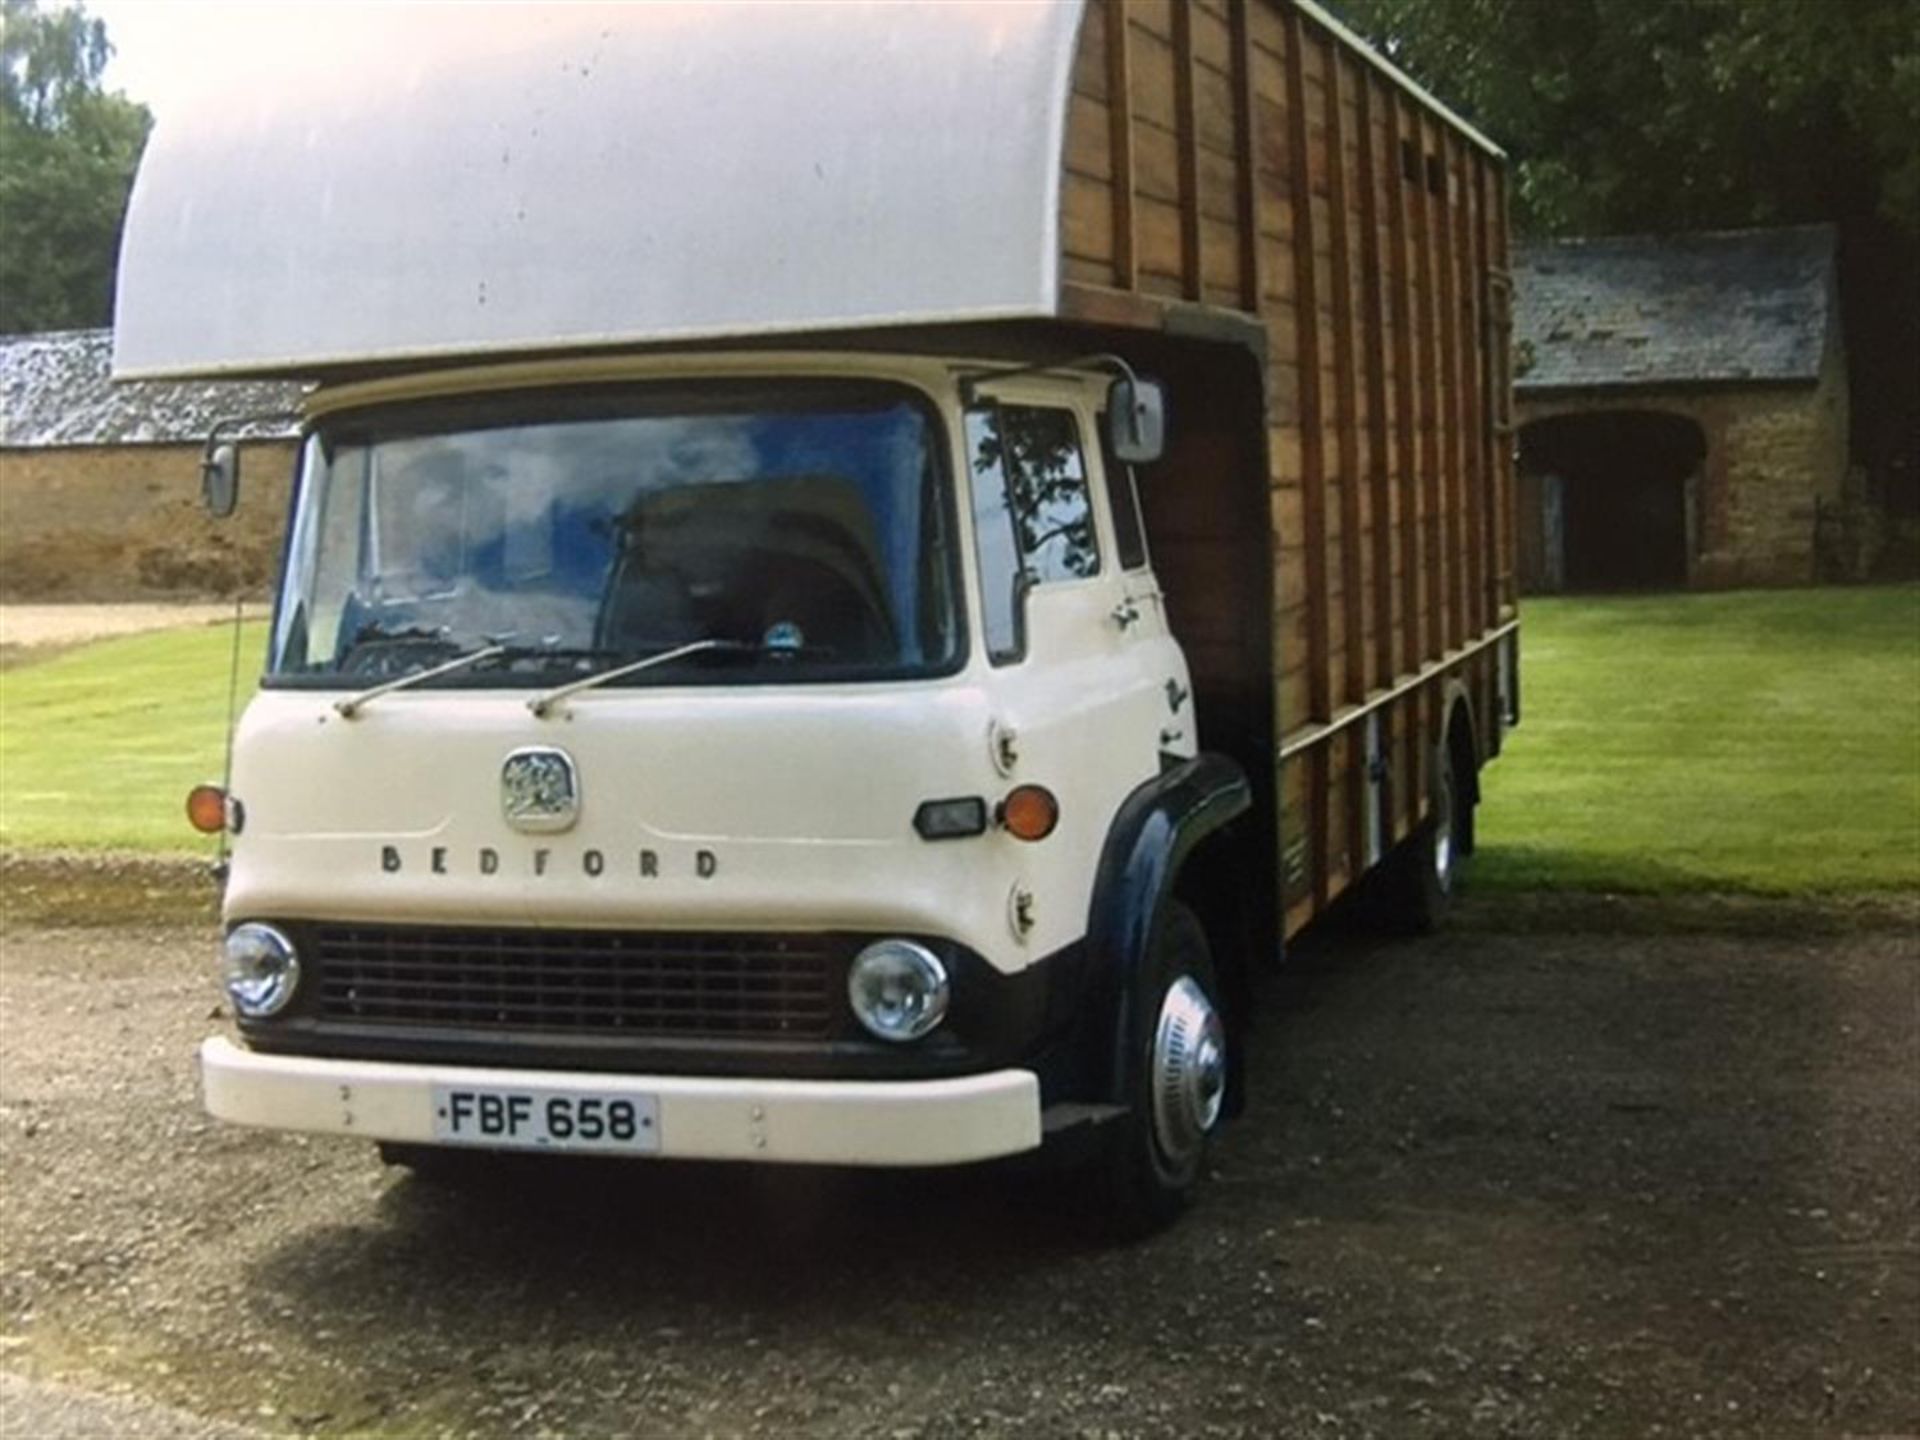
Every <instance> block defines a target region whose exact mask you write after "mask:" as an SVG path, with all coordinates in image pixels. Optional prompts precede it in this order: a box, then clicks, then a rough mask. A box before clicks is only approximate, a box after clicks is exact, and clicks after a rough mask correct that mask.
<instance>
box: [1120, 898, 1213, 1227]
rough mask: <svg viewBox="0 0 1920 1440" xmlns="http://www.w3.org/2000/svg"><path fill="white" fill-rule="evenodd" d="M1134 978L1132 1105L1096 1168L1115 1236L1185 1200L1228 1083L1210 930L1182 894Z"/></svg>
mask: <svg viewBox="0 0 1920 1440" xmlns="http://www.w3.org/2000/svg"><path fill="white" fill-rule="evenodd" d="M1136 985H1137V989H1136V992H1135V994H1134V996H1133V1000H1134V1004H1133V1006H1132V1007H1131V1008H1132V1012H1133V1027H1132V1034H1131V1036H1130V1037H1129V1045H1130V1047H1131V1050H1132V1062H1133V1063H1132V1066H1131V1071H1132V1073H1131V1075H1130V1076H1129V1081H1128V1095H1127V1102H1128V1104H1127V1115H1126V1118H1125V1119H1124V1120H1121V1121H1117V1122H1115V1124H1114V1126H1113V1129H1112V1131H1111V1133H1110V1134H1109V1136H1108V1137H1107V1143H1106V1146H1105V1148H1104V1150H1103V1151H1102V1153H1100V1154H1099V1156H1098V1157H1097V1158H1096V1160H1095V1161H1094V1167H1095V1173H1094V1174H1093V1175H1092V1176H1091V1177H1090V1178H1091V1179H1092V1181H1093V1182H1094V1186H1095V1190H1096V1195H1095V1199H1096V1202H1097V1208H1098V1211H1099V1216H1100V1219H1101V1221H1102V1222H1103V1223H1104V1225H1105V1226H1106V1228H1107V1230H1108V1232H1109V1233H1110V1234H1111V1235H1112V1236H1113V1238H1116V1239H1130V1238H1134V1237H1137V1236H1142V1235H1147V1234H1151V1233H1152V1232H1153V1231H1155V1230H1158V1229H1160V1228H1161V1227H1163V1226H1164V1225H1166V1224H1167V1223H1168V1222H1169V1221H1171V1220H1172V1219H1173V1218H1174V1217H1175V1216H1177V1215H1179V1214H1180V1212H1181V1211H1182V1210H1184V1209H1185V1208H1186V1206H1187V1202H1188V1200H1189V1198H1190V1197H1191V1195H1192V1191H1193V1187H1194V1184H1195V1182H1196V1181H1197V1180H1198V1179H1199V1177H1200V1173H1201V1168H1202V1164H1203V1162H1204V1160H1205V1156H1206V1145H1207V1138H1208V1136H1209V1135H1210V1134H1211V1133H1212V1131H1213V1130H1214V1128H1215V1126H1216V1125H1217V1124H1218V1123H1219V1120H1220V1115H1221V1112H1222V1110H1223V1109H1224V1105H1225V1100H1226V1091H1227V1059H1228V1057H1227V1040H1226V1036H1227V1031H1226V1026H1225V1023H1224V1020H1223V1017H1222V1015H1221V1011H1220V989H1219V984H1218V982H1217V981H1216V979H1215V977H1214V972H1213V959H1212V956H1211V955H1210V954H1209V953H1208V949H1207V937H1206V932H1205V931H1204V930H1202V929H1201V928H1200V922H1199V920H1198V919H1196V918H1195V916H1194V914H1193V912H1192V911H1191V910H1189V909H1187V907H1186V906H1184V905H1182V904H1180V903H1179V902H1178V901H1176V900H1169V901H1167V902H1166V904H1165V907H1164V909H1163V912H1162V914H1161V917H1160V923H1159V928H1158V931H1157V933H1156V935H1155V938H1154V941H1153V948H1152V951H1151V953H1150V954H1149V955H1148V957H1147V961H1146V964H1145V966H1144V967H1143V969H1142V971H1141V974H1140V975H1139V977H1138V978H1137V981H1136Z"/></svg>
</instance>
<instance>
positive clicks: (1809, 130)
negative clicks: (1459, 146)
mask: <svg viewBox="0 0 1920 1440" xmlns="http://www.w3.org/2000/svg"><path fill="white" fill-rule="evenodd" d="M1345 5H1346V8H1347V9H1349V10H1350V11H1351V12H1352V13H1353V16H1354V18H1355V20H1356V21H1357V23H1358V26H1359V28H1361V29H1362V30H1363V31H1365V32H1366V33H1367V34H1369V35H1370V36H1371V37H1372V38H1373V39H1374V41H1375V43H1376V44H1378V45H1380V46H1381V47H1382V48H1383V49H1385V50H1386V51H1387V53H1389V54H1390V55H1392V56H1393V57H1394V59H1395V60H1396V61H1397V62H1398V63H1400V64H1401V65H1403V66H1404V67H1406V68H1407V69H1408V70H1409V71H1411V72H1412V73H1413V74H1414V75H1415V76H1416V78H1418V79H1420V80H1421V81H1422V82H1423V83H1425V84H1426V85H1427V86H1428V87H1429V88H1431V89H1432V90H1434V91H1435V93H1437V94H1440V95H1443V96H1446V97H1447V98H1448V99H1449V100H1451V101H1452V102H1454V103H1455V104H1457V105H1459V106H1461V107H1462V108H1463V109H1464V110H1466V111H1467V112H1468V113H1469V114H1472V115H1473V116H1474V117H1475V118H1476V119H1477V120H1478V121H1479V122H1480V124H1481V125H1482V127H1483V128H1485V129H1486V130H1487V131H1488V132H1489V133H1490V134H1492V135H1493V136H1494V137H1495V138H1496V139H1498V140H1499V141H1500V142H1501V143H1502V144H1503V145H1505V146H1507V147H1508V149H1509V150H1510V151H1511V152H1512V154H1513V156H1514V158H1515V160H1516V162H1517V163H1516V169H1515V181H1516V184H1515V192H1516V193H1515V200H1516V204H1515V221H1516V223H1517V224H1518V226H1519V227H1520V228H1521V229H1522V231H1524V232H1533V233H1544V234H1557V233H1568V232H1571V233H1581V232H1588V233H1591V232H1595V231H1600V230H1616V231H1617V230H1646V231H1662V230H1697V229H1709V228H1715V227H1729V226H1740V225H1767V224H1790V223H1794V222H1799V221H1809V220H1828V221H1843V222H1844V221H1850V220H1851V221H1859V220H1867V219H1878V220H1880V221H1882V222H1884V223H1886V224H1888V225H1890V226H1891V227H1892V228H1895V229H1897V230H1898V231H1900V232H1901V233H1903V234H1905V235H1907V236H1908V237H1913V236H1915V235H1917V234H1920V146H1916V145H1915V143H1914V136H1915V135H1916V134H1920V26H1916V25H1915V23H1914V11H1913V7H1912V4H1911V0H1345Z"/></svg>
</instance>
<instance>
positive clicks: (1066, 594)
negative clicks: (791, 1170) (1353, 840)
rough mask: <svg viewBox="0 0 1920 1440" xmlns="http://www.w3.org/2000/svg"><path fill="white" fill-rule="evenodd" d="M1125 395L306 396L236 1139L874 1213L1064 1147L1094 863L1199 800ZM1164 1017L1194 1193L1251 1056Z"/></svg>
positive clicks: (926, 384)
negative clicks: (926, 1178)
mask: <svg viewBox="0 0 1920 1440" xmlns="http://www.w3.org/2000/svg"><path fill="white" fill-rule="evenodd" d="M1003 377H1004V378H1003ZM1144 388H1145V387H1143V386H1136V385H1135V384H1134V383H1133V382H1130V381H1128V380H1126V379H1125V378H1122V379H1120V380H1118V381H1116V377H1115V376H1114V375H1113V374H1112V373H1111V371H1110V370H1107V369H1104V368H1088V367H1080V368H1076V367H1073V366H1064V367H1044V368H1031V369H1028V368H1014V367H1009V366H1007V365H1005V364H1004V363H1002V364H993V363H984V364H983V363H981V362H978V361H968V360H965V359H948V358H929V357H921V356H901V355H888V354H877V355H874V354H869V355H859V354H834V353H811V352H809V353H791V354H782V353H770V354H754V355H751V356H739V355H732V356H729V355H724V354H720V355H698V354H690V355H676V356H674V357H672V358H671V359H657V358H654V359H640V360H632V361H609V360H594V361H587V362H581V361H559V362H554V363H548V364H532V365H510V366H495V367H480V368H471V369H466V370H453V371H447V372H426V373H421V374H413V375H408V376H407V377H405V378H403V379H398V380H382V381H374V382H371V383H363V384H348V385H342V386H338V387H328V388H324V389H321V390H319V391H317V392H316V393H315V394H314V395H313V396H312V397H311V399H310V400H309V402H308V405H307V415H306V424H305V427H304V438H303V441H302V445H301V452H300V453H301V458H300V473H299V477H298V483H297V485H296V487H295V490H296V496H297V498H296V500H295V502H294V510H293V515H292V520H291V524H290V528H289V538H288V543H287V551H286V559H285V564H284V566H283V573H282V579H281V588H280V593H279V595H278V598H277V604H276V606H275V611H274V619H273V625H272V635H271V641H270V645H269V654H268V661H267V673H266V676H265V678H264V681H263V688H262V691H261V693H260V694H259V696H258V697H257V698H256V699H255V700H254V701H253V702H252V704H250V705H249V706H248V708H247V710H246V713H245V717H244V719H243V721H242V723H241V725H240V727H239V731H238V734H237V736H236V741H235V746H234V766H233V774H232V777H231V782H230V795H229V806H228V813H229V822H228V823H229V827H230V829H231V831H232V832H233V833H232V840H231V843H232V852H231V858H230V870H229V874H228V877H227V889H226V899H225V913H226V917H227V921H228V925H229V938H228V942H227V947H228V959H227V967H228V968H227V974H228V988H229V993H230V996H231V999H232V1002H233V1007H234V1011H235V1019H236V1021H237V1023H238V1027H239V1031H240V1038H241V1041H242V1043H241V1044H235V1043H233V1042H232V1041H229V1040H227V1039H225V1038H215V1039H213V1040H210V1041H209V1042H208V1043H207V1045H206V1047H205V1049H204V1051H203V1055H202V1063H203V1071H204V1076H205V1082H206V1091H207V1100H208V1104H209V1107H210V1108H211V1109H212V1110H213V1112H214V1113H215V1114H216V1115H219V1116H222V1117H223V1118H227V1119H231V1120H238V1121H242V1122H248V1123H256V1124H266V1125H282V1126H284V1125H292V1126H295V1127H298V1128H303V1129H311V1130H325V1131H336V1132H340V1133H347V1134H355V1135H362V1136H369V1137H372V1138H375V1139H379V1140H383V1141H387V1142H392V1143H393V1144H394V1145H395V1146H400V1145H435V1144H438V1145H474V1146H484V1147H490V1148H511V1147H527V1148H551V1149H587V1150H592V1151H605V1152H612V1153H640V1154H648V1155H660V1156H669V1157H672V1156H682V1157H700V1158H724V1159H756V1160H769V1161H811V1162H834V1163H854V1164H860V1163H865V1164H887V1165H898V1164H944V1163H956V1162H962V1161H972V1160H980V1159H985V1158H989V1157H993V1156H1000V1155H1008V1154H1014V1153H1017V1152H1020V1151H1025V1150H1030V1149H1033V1148H1034V1147H1036V1146H1038V1145H1039V1144H1040V1142H1041V1139H1042V1137H1043V1134H1044V1133H1045V1130H1046V1128H1047V1126H1048V1124H1049V1123H1050V1119H1051V1121H1052V1123H1056V1124H1058V1123H1065V1122H1068V1121H1071V1122H1076V1123H1078V1122H1083V1121H1085V1120H1086V1118H1087V1116H1088V1113H1089V1111H1088V1105H1089V1103H1090V1100H1091V1099H1092V1097H1093V1096H1094V1091H1093V1090H1090V1089H1089V1088H1088V1082H1087V1081H1086V1080H1085V1079H1084V1078H1083V1077H1080V1076H1078V1075H1076V1073H1075V1072H1076V1071H1083V1070H1085V1069H1086V1068H1087V1066H1088V1065H1089V1064H1090V1063H1093V1062H1094V1061H1099V1062H1101V1063H1104V1061H1105V1059H1106V1057H1105V1055H1104V1053H1103V1052H1102V1047H1101V1046H1100V1045H1097V1044H1096V1045H1095V1046H1094V1047H1093V1053H1092V1054H1091V1055H1089V1054H1087V1053H1082V1052H1085V1051H1086V1050H1087V1048H1088V1047H1087V1046H1086V1044H1085V1043H1084V1038H1082V1039H1079V1040H1076V1039H1075V1038H1074V1036H1073V1034H1072V1033H1071V1032H1074V1031H1075V1030H1077V1029H1078V1028H1079V1027H1077V1026H1076V1025H1075V1024H1074V1023H1073V1022H1074V1016H1075V1012H1076V1011H1077V1009H1078V1000H1079V993H1078V992H1079V991H1080V990H1081V988H1082V987H1083V986H1084V985H1085V984H1086V980H1087V975H1086V971H1087V966H1086V961H1085V954H1084V945H1085V940H1086V934H1087V922H1088V916H1089V914H1090V912H1091V909H1092V906H1093V903H1094V888H1095V884H1096V879H1097V875H1098V870H1099V866H1098V864H1097V861H1098V859H1099V857H1100V856H1101V854H1102V851H1103V848H1104V847H1105V844H1106V842H1107V839H1108V834H1109V831H1110V830H1111V828H1112V825H1113V820H1114V816H1115V815H1116V813H1118V812H1119V811H1120V809H1121V808H1122V806H1123V805H1124V804H1125V802H1126V801H1127V799H1128V797H1129V795H1131V794H1132V793H1133V792H1135V791H1136V790H1138V789H1140V787H1142V786H1143V785H1146V784H1148V783H1149V782H1152V781H1154V780H1155V779H1156V777H1158V776H1160V775H1161V774H1162V773H1163V772H1165V771H1167V770H1168V769H1169V768H1171V767H1174V766H1177V765H1180V764H1182V763H1184V762H1189V761H1192V760H1193V759H1194V757H1195V756H1196V755H1197V753H1198V751H1197V745H1196V740H1195V734H1196V731H1195V726H1194V721H1193V716H1192V714H1191V707H1190V704H1189V698H1190V694H1191V688H1192V683H1191V677H1190V676H1189V674H1188V670H1187V666H1186V662H1185V660H1184V658H1183V657H1182V654H1181V651H1180V647H1179V645H1178V643H1177V642H1176V641H1175V639H1174V637H1173V635H1172V634H1171V632H1170V629H1169V627H1168V624H1167V620H1166V616H1165V612H1164V607H1163V606H1162V604H1161V593H1160V589H1159V586H1158V584H1157V582H1156V581H1155V579H1154V575H1153V570H1152V566H1151V559H1150V556H1149V553H1148V549H1147V544H1146V539H1145V532H1144V527H1143V524H1142V521H1141V519H1140V515H1139V508H1138V501H1137V497H1136V491H1135V484H1134V478H1133V474H1132V469H1131V466H1129V465H1128V464H1126V463H1125V462H1124V461H1122V460H1120V459H1119V458H1118V456H1117V454H1116V450H1115V446H1114V445H1113V444H1112V443H1111V436H1112V433H1113V425H1112V422H1111V421H1110V400H1111V397H1113V396H1114V395H1116V394H1117V395H1120V396H1122V397H1132V396H1135V395H1137V394H1140V393H1141V392H1142V391H1143V390H1144ZM1148 393H1150V392H1148ZM1121 403H1122V404H1127V403H1128V400H1127V399H1126V398H1123V399H1122V402H1121ZM1124 443H1125V442H1124V439H1123V442H1122V444H1123V447H1124ZM1164 1004H1166V1005H1169V1006H1176V1007H1177V1008H1178V1015H1177V1016H1175V1017H1174V1018H1177V1019H1178V1020H1179V1021H1180V1022H1181V1024H1182V1025H1183V1026H1186V1027H1188V1028H1191V1029H1193V1032H1194V1033H1193V1037H1192V1038H1191V1039H1190V1040H1189V1039H1188V1038H1187V1036H1186V1031H1185V1030H1181V1031H1180V1033H1178V1034H1171V1033H1170V1034H1169V1036H1168V1038H1167V1040H1166V1042H1165V1043H1164V1044H1163V1045H1162V1046H1161V1047H1160V1052H1159V1053H1160V1054H1161V1058H1162V1073H1161V1075H1160V1076H1159V1077H1158V1079H1159V1084H1158V1087H1157V1091H1158V1090H1166V1089H1168V1088H1169V1087H1172V1088H1173V1090H1174V1091H1175V1092H1176V1093H1175V1094H1174V1096H1173V1099H1174V1100H1176V1101H1177V1102H1178V1104H1179V1105H1180V1106H1183V1107H1184V1110H1183V1112H1182V1113H1181V1115H1180V1116H1179V1117H1178V1118H1177V1124H1178V1125H1179V1127H1180V1128H1179V1130H1178V1132H1177V1133H1178V1134H1179V1135H1181V1136H1185V1137H1187V1138H1186V1140H1185V1142H1184V1143H1185V1144H1186V1145H1187V1146H1188V1147H1189V1148H1194V1149H1196V1150H1197V1145H1198V1142H1199V1140H1200V1138H1201V1136H1202V1135H1203V1134H1204V1132H1205V1130H1206V1129H1207V1128H1208V1127H1209V1126H1210V1125H1211V1124H1212V1122H1213V1120H1214V1119H1215V1118H1216V1116H1217V1113H1218V1111H1219V1108H1220V1103H1221V1100H1222V1096H1223V1092H1224V1086H1225V1070H1224V1051H1223V1049H1222V1043H1223V1036H1222V1035H1221V1034H1220V1033H1218V1032H1219V1031H1220V1026H1219V1022H1218V1019H1217V1017H1216V1016H1215V1014H1214V1011H1213V1009H1212V1005H1211V1002H1210V1001H1209V1000H1208V998H1207V996H1206V994H1205V992H1204V991H1203V990H1200V989H1199V988H1197V987H1189V988H1188V989H1186V990H1182V991H1180V992H1179V993H1178V994H1177V995H1176V994H1170V995H1168V996H1167V997H1164ZM1208 1036H1211V1037H1212V1038H1211V1039H1209V1038H1208ZM1103 1038H1104V1037H1103ZM1050 1109H1051V1110H1053V1111H1054V1112H1055V1113H1054V1114H1053V1115H1052V1116H1051V1117H1050V1116H1049V1113H1048V1112H1049V1110H1050ZM1172 1133H1173V1132H1170V1135H1171V1134H1172ZM1168 1143H1169V1144H1171V1143H1173V1142H1172V1141H1171V1139H1169V1141H1168ZM395 1153H405V1152H402V1151H397V1150H396V1152H395Z"/></svg>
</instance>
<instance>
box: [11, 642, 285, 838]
mask: <svg viewBox="0 0 1920 1440" xmlns="http://www.w3.org/2000/svg"><path fill="white" fill-rule="evenodd" d="M265 643H266V626H265V625H264V624H261V623H258V622H253V623H249V624H247V625H245V626H244V627H242V634H241V655H240V683H241V687H242V688H241V699H242V701H243V702H244V700H245V699H246V696H247V695H248V694H250V693H251V691H252V682H253V680H254V678H255V677H256V676H258V675H259V673H260V667H261V657H262V654H263V650H264V647H265ZM232 654H233V629H232V627H231V626H229V625H207V626H197V627H195V628H193V629H190V630H168V631H163V632H161V633H159V634H150V635H129V636H125V637H123V638H120V639H115V640H102V641H100V642H98V643H96V644H92V645H86V646H83V647H81V648H80V649H77V650H70V651H67V652H66V653H64V654H60V655H56V656H54V657H52V658H51V659H47V660H40V661H30V662H28V663H25V664H20V665H15V666H12V667H10V668H8V669H6V670H0V845H5V846H6V847H8V848H10V849H39V848H69V849H83V850H100V849H113V850H139V851H150V852H151V851H163V852H164V851H178V852H182V853H187V854H201V853H205V852H207V851H209V850H210V849H211V848H212V844H213V842H212V841H210V840H208V839H206V838H205V837H203V836H201V835H198V834H196V833H195V832H194V831H193V830H192V829H191V828H189V827H188V825H187V818H186V811H185V803H186V795H187V791H188V790H190V789H191V788H192V787H193V786H195V785H197V784H199V783H200V782H201V781H203V780H212V781H215V782H216V783H217V782H218V781H219V779H220V772H221V765H222V761H223V757H224V754H225V749H226V733H227V730H226V727H227V675H228V670H229V666H230V664H231V661H232Z"/></svg>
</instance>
